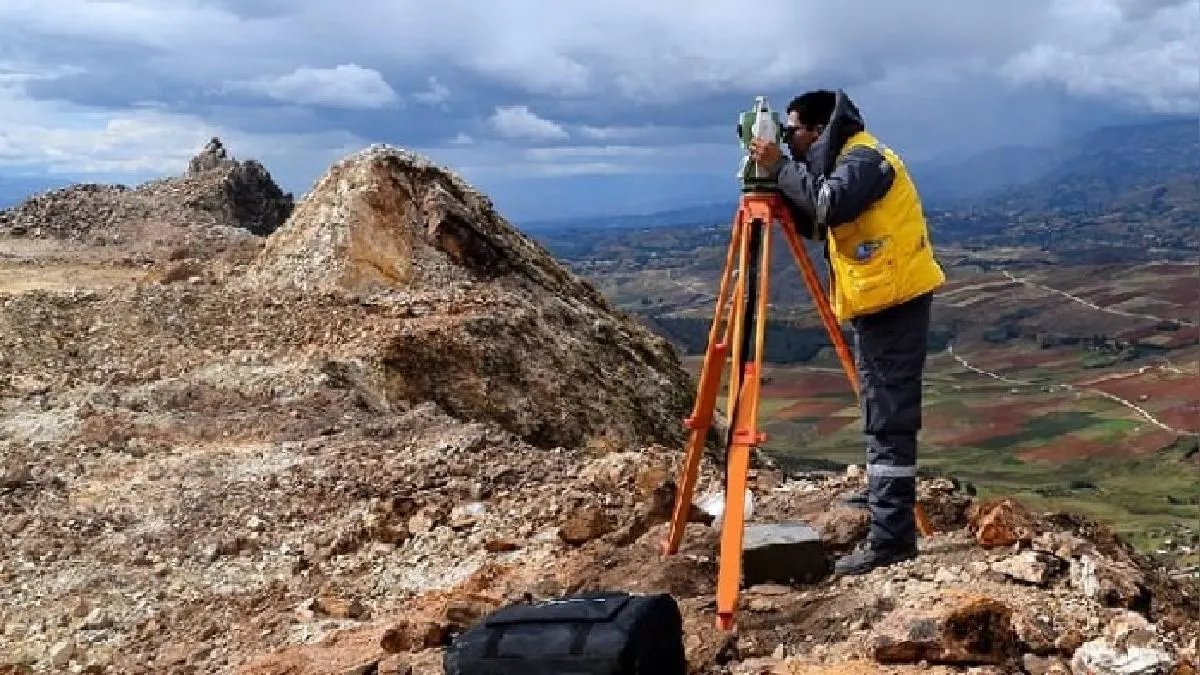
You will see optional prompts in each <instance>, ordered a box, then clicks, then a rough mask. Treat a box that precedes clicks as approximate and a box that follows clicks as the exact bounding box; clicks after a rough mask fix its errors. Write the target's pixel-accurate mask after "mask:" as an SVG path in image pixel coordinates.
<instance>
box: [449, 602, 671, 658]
mask: <svg viewBox="0 0 1200 675" xmlns="http://www.w3.org/2000/svg"><path fill="white" fill-rule="evenodd" d="M442 665H443V667H444V668H445V671H446V675H685V673H686V672H687V662H686V660H685V659H684V655H683V617H682V616H681V615H680V612H679V605H678V604H676V602H675V599H674V598H673V597H671V596H670V595H668V594H665V593H664V594H657V595H631V594H628V593H619V592H609V593H593V594H585V595H575V596H569V597H565V598H559V599H557V600H549V601H546V602H541V603H536V604H516V605H509V606H507V607H503V608H501V609H498V610H496V611H495V612H493V613H492V614H490V615H488V616H487V617H485V618H484V619H483V620H481V621H480V622H478V623H476V624H475V625H474V626H472V627H471V628H469V629H468V630H467V631H465V632H463V633H462V634H461V635H459V636H458V637H456V638H455V639H454V640H453V641H452V642H451V644H450V646H449V647H448V648H447V649H446V652H445V654H444V656H443V660H442Z"/></svg>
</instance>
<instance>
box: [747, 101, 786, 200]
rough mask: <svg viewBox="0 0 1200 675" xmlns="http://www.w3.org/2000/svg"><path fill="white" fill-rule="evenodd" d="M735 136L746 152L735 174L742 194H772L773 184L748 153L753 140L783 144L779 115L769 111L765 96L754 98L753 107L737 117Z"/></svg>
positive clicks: (781, 124) (769, 107)
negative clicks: (765, 140) (760, 139)
mask: <svg viewBox="0 0 1200 675" xmlns="http://www.w3.org/2000/svg"><path fill="white" fill-rule="evenodd" d="M737 134H738V140H739V141H740V142H741V145H742V150H744V151H745V152H746V154H745V155H744V156H743V157H742V165H741V167H740V168H739V169H738V172H737V179H738V180H739V181H741V183H742V192H774V191H775V182H774V181H773V180H771V179H770V178H768V177H767V176H766V175H765V174H764V173H763V172H762V171H761V170H760V169H759V168H758V166H757V165H756V164H755V163H754V161H753V160H752V159H750V152H749V151H750V141H752V140H754V139H755V138H765V139H768V140H772V141H775V142H776V143H778V144H780V145H782V144H783V123H781V122H780V121H779V113H777V112H775V111H774V110H771V106H770V104H768V103H767V97H766V96H758V97H755V99H754V107H752V108H751V109H750V110H744V111H742V112H741V113H740V114H739V115H738V124H737Z"/></svg>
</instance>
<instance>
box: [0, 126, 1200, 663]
mask: <svg viewBox="0 0 1200 675" xmlns="http://www.w3.org/2000/svg"><path fill="white" fill-rule="evenodd" d="M203 157H204V155H201V159H202V158H203ZM202 173H203V172H202ZM164 180H168V181H175V182H170V183H168V184H172V185H176V186H179V187H180V189H178V190H177V191H175V194H176V197H175V198H174V199H175V201H172V199H171V198H170V197H163V196H162V195H163V193H162V192H160V191H158V190H156V188H155V186H158V185H162V184H163V183H158V182H156V183H152V184H151V186H149V189H147V188H146V186H138V187H135V188H132V189H128V190H111V191H109V190H106V191H104V194H106V195H108V194H110V193H111V195H115V196H116V199H117V201H116V202H115V203H117V204H121V205H127V204H130V203H142V204H145V203H146V202H145V201H143V200H141V199H140V197H143V196H145V195H147V194H150V195H154V196H155V197H156V200H155V201H153V202H151V203H152V204H153V206H154V208H156V209H162V211H161V212H162V213H167V214H174V213H180V212H181V211H182V210H183V209H185V208H189V207H188V206H187V205H188V204H192V203H193V202H192V201H191V195H193V194H195V193H196V192H197V191H203V186H205V185H207V184H208V183H207V181H206V179H205V178H204V177H203V176H195V175H191V174H190V173H189V174H185V176H182V177H173V178H169V179H164ZM94 192H95V190H94V189H78V188H76V189H74V190H68V191H65V192H60V193H55V194H54V195H50V196H42V198H41V199H35V200H30V201H31V202H32V203H35V204H40V203H47V202H51V203H56V204H61V205H63V206H62V207H61V208H57V209H56V210H54V211H53V212H51V211H48V210H33V211H30V210H29V209H28V208H20V209H18V210H17V211H16V213H17V214H27V213H31V212H32V213H40V214H46V213H55V214H68V215H71V214H77V213H84V212H87V209H90V208H92V207H93V205H94V204H95V203H96V202H95V201H94V194H93V193H94ZM131 193H132V194H133V195H137V196H138V197H139V198H138V199H137V201H133V202H131V201H128V200H127V199H126V198H127V197H128V196H129V195H130V194H131ZM219 195H223V197H222V198H223V199H228V198H230V195H229V193H219ZM109 203H113V202H109ZM269 203H270V202H269V201H268V202H266V203H260V204H258V205H257V208H252V209H251V212H258V213H261V212H262V209H263V208H265V207H266V206H267V204H269ZM212 205H213V206H215V207H217V208H215V211H214V210H208V211H206V212H207V213H213V212H215V213H230V212H232V211H230V210H229V209H227V208H226V207H227V206H230V205H229V204H227V203H223V202H220V201H219V200H218V201H217V202H214V203H212ZM249 206H254V205H253V204H251V205H249ZM68 207H72V208H68ZM13 213H14V212H12V211H10V212H7V215H8V216H9V219H8V221H7V222H9V223H11V222H14V221H15V222H23V220H22V219H14V218H12V214H13ZM122 213H126V214H128V215H127V218H112V217H110V216H107V215H106V216H105V217H104V218H99V219H95V220H87V221H80V220H78V219H75V218H74V217H73V215H72V216H71V217H65V216H54V217H50V216H47V217H46V218H47V220H46V227H45V229H44V230H43V235H42V236H41V237H38V236H37V235H36V233H33V232H32V230H30V229H29V228H23V229H18V228H12V227H9V228H6V229H4V230H3V231H0V344H2V345H5V347H3V348H0V364H3V366H4V370H3V371H2V374H0V430H2V432H3V433H0V458H2V459H0V530H2V531H3V532H4V533H5V535H6V536H7V537H8V539H7V540H6V546H5V547H3V548H0V580H3V582H4V583H3V584H0V672H3V673H6V674H8V673H13V674H15V673H24V672H29V671H33V672H88V673H188V672H206V673H209V672H211V673H237V674H239V675H302V674H315V673H323V674H324V673H330V674H344V673H373V672H374V673H392V674H398V673H410V674H413V675H416V674H420V675H425V674H434V675H436V674H437V673H440V672H441V667H440V662H441V654H442V650H443V648H444V646H445V645H446V644H447V642H448V641H449V640H452V639H453V638H454V636H455V635H456V634H457V633H458V632H460V631H462V630H463V629H465V627H466V626H468V625H470V624H471V623H473V622H475V621H477V620H478V619H479V618H480V617H481V616H483V614H484V613H486V612H487V611H489V610H491V609H493V608H495V607H498V606H500V605H502V604H507V603H510V602H513V601H519V600H520V599H522V598H526V599H546V598H553V597H558V596H560V595H561V594H563V593H571V592H576V591H580V590H589V589H599V588H604V589H625V590H630V591H635V592H637V591H667V592H670V593H672V594H673V595H674V596H675V597H676V598H677V599H678V601H679V603H680V606H681V609H682V612H683V615H684V619H685V635H684V641H685V645H686V649H687V655H688V661H689V664H690V672H691V673H694V674H696V675H734V674H739V675H751V674H760V673H763V672H782V673H812V674H815V675H820V674H827V675H835V674H837V673H842V674H845V673H854V672H889V673H917V672H921V673H962V672H972V673H1004V672H1014V671H1015V670H1017V669H1021V668H1024V669H1026V670H1030V671H1031V672H1041V671H1039V670H1037V669H1042V670H1044V671H1052V669H1056V668H1057V669H1060V670H1061V669H1063V668H1069V667H1071V665H1070V664H1073V666H1074V668H1076V669H1077V670H1083V669H1089V668H1091V669H1094V668H1096V667H1098V665H1097V664H1103V663H1105V662H1110V661H1112V660H1113V659H1120V658H1125V657H1126V656H1128V655H1130V654H1134V655H1136V656H1137V657H1138V658H1142V659H1148V660H1149V661H1150V662H1151V663H1153V664H1156V665H1157V666H1158V667H1161V668H1162V669H1164V670H1166V671H1168V672H1171V669H1175V670H1174V672H1193V671H1192V670H1187V668H1193V670H1194V667H1193V666H1191V665H1189V664H1192V663H1195V662H1196V658H1197V640H1198V639H1200V634H1198V633H1197V628H1196V627H1197V626H1198V625H1200V606H1198V605H1197V602H1196V601H1197V599H1198V596H1197V592H1198V590H1197V588H1196V587H1195V585H1194V583H1193V582H1191V581H1189V580H1188V579H1187V578H1186V577H1185V576H1182V575H1179V574H1175V575H1174V576H1172V574H1171V573H1170V572H1169V571H1168V570H1167V569H1166V568H1165V567H1164V566H1163V564H1162V562H1161V560H1160V559H1157V558H1153V557H1150V556H1147V555H1145V554H1144V553H1141V552H1139V551H1137V550H1135V549H1134V548H1133V547H1131V546H1130V545H1128V544H1127V543H1125V542H1123V541H1120V540H1118V539H1116V538H1114V536H1113V534H1112V532H1111V531H1110V530H1109V529H1108V528H1107V527H1105V526H1103V525H1100V524H1098V523H1096V522H1093V521H1091V520H1088V519H1086V518H1082V517H1079V516H1078V515H1073V514H1070V513H1053V512H1031V511H1029V510H1027V509H1026V508H1025V507H1023V506H1022V505H1021V504H1020V503H1019V502H1012V501H1004V500H988V501H984V500H980V499H976V498H974V497H972V496H971V495H970V494H969V492H968V491H967V486H966V485H965V484H963V483H962V482H961V481H957V480H942V479H936V478H934V479H929V480H924V479H923V480H922V481H921V488H920V491H921V499H922V502H923V503H924V504H925V506H926V508H927V509H928V511H929V513H930V517H931V519H932V520H933V522H934V525H935V527H936V529H937V532H936V533H935V535H934V536H932V537H929V538H926V539H923V540H922V542H921V548H922V552H923V554H922V556H921V557H920V558H918V559H917V560H914V561H911V562H908V563H904V564H903V565H900V566H898V567H896V568H894V569H889V570H882V571H879V572H876V573H874V574H871V575H868V576H865V577H861V578H855V579H848V580H840V581H835V580H831V579H829V578H828V576H827V575H828V563H829V562H830V560H831V559H832V557H833V556H834V555H836V554H838V553H841V552H844V551H846V550H847V549H849V548H850V547H851V546H853V545H854V543H855V542H856V541H857V540H858V539H859V538H861V536H862V534H863V532H864V527H865V515H864V514H863V513H862V512H861V511H853V510H848V509H844V508H840V507H837V506H836V504H835V502H834V500H835V499H836V498H837V497H839V496H841V495H845V494H846V493H848V492H849V491H851V490H854V489H857V488H859V487H861V485H862V471H861V468H860V467H855V470H850V471H837V472H823V471H811V470H782V469H780V468H778V467H777V466H775V465H774V463H773V462H771V461H770V459H769V458H766V457H762V458H760V461H759V462H757V465H756V468H755V470H754V472H753V475H752V482H751V485H752V489H753V490H754V491H755V495H756V501H757V504H758V506H757V507H756V510H755V516H754V522H757V523H770V522H779V521H781V520H793V519H800V520H803V521H805V522H809V523H811V524H812V525H813V526H814V527H815V528H816V529H817V531H818V532H819V534H820V541H819V554H818V555H817V556H816V557H815V558H814V559H813V560H812V562H813V563H814V565H815V567H814V570H815V576H814V577H813V578H811V579H809V580H808V581H806V582H803V583H802V582H798V581H793V582H791V583H787V584H784V583H756V584H753V585H749V586H748V587H747V588H746V589H745V593H744V596H743V599H744V601H743V603H742V608H741V612H740V617H741V619H740V623H739V628H738V630H737V631H736V632H735V633H730V634H720V633H717V632H716V631H715V629H714V627H713V616H712V604H711V603H712V595H713V592H714V589H713V584H714V582H715V566H714V555H715V552H716V530H715V529H714V528H712V527H710V526H709V525H706V524H705V523H704V522H696V523H692V524H691V525H689V529H688V532H687V536H686V539H685V544H684V549H683V551H682V552H681V555H679V556H677V557H675V558H672V559H671V560H667V561H663V560H660V559H659V555H658V550H659V542H660V541H661V539H662V537H663V533H664V521H665V518H666V514H667V512H668V509H669V507H670V504H671V503H672V499H673V491H674V486H673V481H672V476H673V475H674V473H675V471H676V470H677V467H678V463H679V461H680V452H679V450H680V447H681V441H682V437H681V434H682V433H683V431H682V426H681V424H680V420H681V419H682V417H683V416H684V415H686V414H687V412H688V411H689V409H690V400H691V394H692V391H691V383H690V382H689V381H688V377H687V371H686V366H687V364H686V363H683V362H681V361H680V359H679V358H678V357H677V355H676V353H675V351H674V350H672V349H671V348H670V346H669V344H668V343H667V342H666V341H665V340H663V339H662V338H661V337H659V336H658V335H656V334H654V333H653V332H652V331H650V330H649V329H647V328H645V327H644V326H643V325H642V324H641V323H640V322H639V321H637V320H636V319H635V318H633V317H631V316H629V315H627V314H626V313H625V312H623V311H621V310H620V308H619V307H618V306H616V304H614V303H613V302H611V301H610V300H609V299H607V298H606V297H604V296H603V295H602V294H601V293H599V292H597V291H596V289H595V288H594V287H593V286H592V285H591V284H590V283H589V282H588V281H586V280H585V279H584V278H581V277H579V276H577V275H574V274H572V273H571V272H570V271H569V269H568V268H567V267H566V266H564V265H562V264H560V263H559V262H558V261H556V260H555V259H554V258H553V257H551V256H550V255H549V254H548V252H547V251H546V250H545V249H543V248H541V247H540V246H538V245H537V244H536V243H535V242H534V241H533V240H532V239H529V238H528V237H526V236H525V235H523V234H521V233H520V232H519V231H518V230H516V229H515V228H513V227H512V226H511V225H510V224H509V223H508V222H507V221H505V220H504V219H503V218H502V217H501V216H500V215H499V214H498V213H496V211H495V210H494V209H493V208H492V206H491V204H490V201H489V200H488V199H487V197H486V196H484V195H481V194H480V193H478V192H477V191H475V190H474V189H473V188H472V187H471V186H469V185H467V184H466V183H464V182H463V181H461V180H460V179H459V178H458V177H456V176H455V175H454V174H452V173H450V172H448V171H446V170H445V169H443V168H442V167H438V166H436V165H433V164H431V163H430V162H428V161H427V160H426V159H425V158H423V157H420V156H418V155H414V154H412V153H409V152H406V151H403V150H399V149H396V148H390V147H386V146H383V147H371V148H367V149H364V150H362V151H360V152H357V153H354V154H353V155H350V156H348V157H346V158H345V159H344V160H343V161H340V162H338V163H336V164H335V165H334V166H332V167H330V169H329V170H328V171H327V172H326V174H325V175H324V176H322V178H321V179H320V180H319V181H318V182H317V183H316V185H315V186H314V188H313V190H312V191H311V192H310V193H309V194H308V195H306V196H305V197H304V198H303V200H301V201H300V202H299V203H298V204H296V205H295V207H294V209H292V210H291V212H290V214H289V215H288V217H287V219H286V220H285V221H284V222H283V223H281V224H280V225H279V226H278V227H276V228H274V229H273V230H272V231H271V232H269V233H265V234H258V233H255V232H252V231H249V230H247V229H245V228H240V227H235V226H231V225H228V224H227V223H223V222H221V221H214V220H211V219H209V218H200V219H198V220H197V221H196V222H189V223H181V224H179V225H178V226H172V227H170V228H165V229H164V230H162V231H160V232H159V236H160V240H158V241H156V242H155V245H154V246H152V247H149V248H144V247H142V242H140V241H138V240H136V239H129V238H126V237H125V236H123V235H124V234H125V233H127V232H130V231H135V230H134V229H131V228H138V227H141V226H142V225H143V224H144V221H143V220H142V213H143V211H140V210H136V209H132V208H131V209H129V210H128V211H122ZM22 218H24V216H22ZM79 222H87V223H88V227H87V228H86V229H83V228H79V227H78V226H77V225H75V224H76V223H79ZM75 233H81V234H79V235H77V234H75ZM108 234H112V235H116V236H107V235H108ZM194 241H203V242H207V243H208V244H210V245H211V246H212V247H213V249H212V250H221V249H224V250H223V252H222V254H221V255H217V256H212V257H204V256H194V257H179V255H178V254H176V253H175V252H176V251H178V250H180V248H181V247H182V246H184V244H185V243H186V242H194ZM188 250H191V249H188ZM135 254H136V255H135ZM158 256H161V257H158ZM719 480H720V471H719V470H718V469H717V468H716V467H715V466H713V465H712V464H711V463H707V462H706V463H705V465H704V467H703V476H702V481H701V484H700V486H699V493H698V494H699V495H704V494H707V493H710V492H711V491H713V490H715V489H717V488H718V482H719ZM701 520H703V519H701ZM822 570H823V571H822ZM785 581H786V580H785ZM1131 649H1132V650H1133V651H1130V650H1131ZM1179 669H1184V670H1179Z"/></svg>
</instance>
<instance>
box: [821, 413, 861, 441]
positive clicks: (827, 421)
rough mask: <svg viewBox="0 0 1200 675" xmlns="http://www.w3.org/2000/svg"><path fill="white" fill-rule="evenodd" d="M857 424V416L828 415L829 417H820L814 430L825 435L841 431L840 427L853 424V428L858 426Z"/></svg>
mask: <svg viewBox="0 0 1200 675" xmlns="http://www.w3.org/2000/svg"><path fill="white" fill-rule="evenodd" d="M858 424H859V418H857V417H833V416H829V417H826V418H824V419H822V420H821V421H820V422H817V426H816V430H817V433H818V434H820V435H822V436H827V435H829V434H832V433H835V432H837V431H841V430H842V429H844V428H846V427H847V426H851V425H853V426H854V428H858Z"/></svg>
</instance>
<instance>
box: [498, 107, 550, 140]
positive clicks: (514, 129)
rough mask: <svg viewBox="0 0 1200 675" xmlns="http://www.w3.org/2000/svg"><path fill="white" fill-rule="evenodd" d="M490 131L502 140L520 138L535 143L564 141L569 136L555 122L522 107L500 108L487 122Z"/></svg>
mask: <svg viewBox="0 0 1200 675" xmlns="http://www.w3.org/2000/svg"><path fill="white" fill-rule="evenodd" d="M488 123H489V124H491V126H492V129H494V130H495V131H496V133H498V134H500V135H501V136H503V137H504V138H521V139H528V140H535V141H553V140H566V139H567V138H569V137H570V136H569V135H568V134H567V131H566V129H563V128H562V125H560V124H558V123H557V122H551V121H550V120H548V119H544V118H542V117H538V116H537V114H536V113H534V112H533V111H532V110H530V109H529V108H528V106H523V105H513V106H501V107H498V108H496V112H494V113H492V117H491V119H489V120H488Z"/></svg>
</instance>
